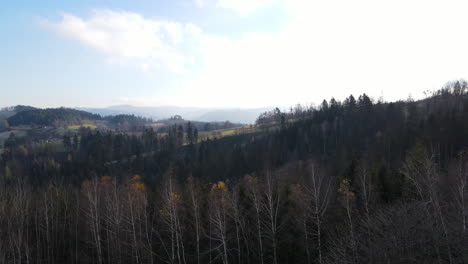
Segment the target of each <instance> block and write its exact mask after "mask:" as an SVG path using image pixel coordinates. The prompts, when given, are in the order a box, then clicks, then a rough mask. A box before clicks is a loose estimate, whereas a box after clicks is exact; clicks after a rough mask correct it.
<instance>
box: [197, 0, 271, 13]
mask: <svg viewBox="0 0 468 264" xmlns="http://www.w3.org/2000/svg"><path fill="white" fill-rule="evenodd" d="M278 1H279V0H194V2H195V5H196V6H198V7H204V6H207V5H208V4H213V5H214V6H216V7H218V8H222V9H228V10H232V11H235V12H236V13H238V14H240V15H251V14H252V13H254V12H255V11H257V10H258V9H260V8H264V7H267V6H270V5H272V4H274V3H276V2H278Z"/></svg>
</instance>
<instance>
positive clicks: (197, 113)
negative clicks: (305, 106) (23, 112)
mask: <svg viewBox="0 0 468 264" xmlns="http://www.w3.org/2000/svg"><path fill="white" fill-rule="evenodd" d="M75 109H78V110H83V111H87V112H90V113H94V114H99V115H102V116H107V115H120V114H133V115H137V116H142V117H148V118H152V119H153V120H161V119H167V118H170V117H171V116H175V115H180V116H182V118H183V119H186V120H193V121H203V122H212V121H231V122H233V123H242V124H252V123H255V120H256V119H257V117H258V116H259V115H260V114H261V113H263V112H265V111H268V110H271V108H266V107H263V108H250V109H242V108H197V107H178V106H154V107H142V106H132V105H116V106H110V107H105V108H86V107H76V108H75Z"/></svg>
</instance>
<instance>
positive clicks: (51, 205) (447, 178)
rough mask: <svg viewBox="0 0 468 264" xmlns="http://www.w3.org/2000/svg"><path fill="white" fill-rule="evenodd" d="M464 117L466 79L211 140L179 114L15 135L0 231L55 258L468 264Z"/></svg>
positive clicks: (294, 112) (269, 116)
mask: <svg viewBox="0 0 468 264" xmlns="http://www.w3.org/2000/svg"><path fill="white" fill-rule="evenodd" d="M466 120H468V83H467V82H453V83H449V85H447V87H444V88H443V89H441V90H439V91H436V92H434V93H433V94H432V95H431V96H428V97H427V98H425V99H423V100H419V101H413V100H411V99H409V100H407V101H397V102H384V101H382V100H379V101H375V100H373V99H372V98H370V97H368V96H367V95H366V94H362V95H360V96H358V97H356V98H355V97H354V96H352V95H350V96H348V97H347V98H345V99H344V100H343V101H338V100H335V99H333V98H332V99H330V100H324V101H323V102H322V104H321V105H320V106H318V107H302V106H297V107H296V108H294V109H291V111H289V112H282V111H281V110H280V109H274V110H273V111H267V112H264V113H262V114H261V115H260V116H259V117H258V118H257V123H256V124H255V125H252V126H244V127H242V128H238V129H233V130H227V131H218V132H219V133H217V135H214V136H213V137H211V136H209V135H206V136H205V135H204V136H202V135H201V134H199V133H198V132H197V131H196V130H195V129H193V127H192V126H191V125H190V126H189V125H188V123H187V125H186V126H184V124H185V123H184V120H181V119H180V118H178V117H177V118H174V120H171V121H172V122H173V123H172V124H171V125H168V127H169V128H170V129H168V131H167V132H166V133H159V132H157V131H154V130H152V129H147V128H145V129H143V130H139V131H126V132H122V131H110V130H107V131H103V130H91V129H80V130H78V131H77V132H76V133H74V134H65V135H63V140H62V141H52V142H51V141H50V140H49V139H47V140H46V141H45V142H44V141H41V142H34V141H31V140H28V138H27V137H26V138H23V139H19V138H18V137H16V136H15V135H10V136H8V138H7V139H6V142H5V149H4V152H3V154H2V155H1V158H0V182H1V183H2V184H0V193H1V194H3V196H2V197H4V198H3V200H0V202H4V205H14V206H3V207H0V209H3V210H4V213H2V214H0V222H2V223H6V224H5V225H0V232H2V233H7V234H9V236H8V238H7V239H9V240H12V241H21V245H22V246H21V247H20V248H32V249H35V250H34V251H31V252H29V251H22V250H20V251H18V250H17V248H18V247H17V246H8V245H15V244H14V243H11V244H9V243H7V244H6V246H3V248H1V249H2V251H0V252H2V253H3V252H6V253H4V254H6V255H7V256H13V255H15V254H18V255H19V254H21V257H24V259H26V256H25V255H27V257H29V258H30V259H41V258H44V256H47V253H48V252H52V253H50V255H49V256H50V259H51V261H50V262H57V263H69V262H73V261H74V260H76V259H79V260H80V261H79V262H83V263H98V262H100V263H105V262H106V263H107V262H109V263H117V262H121V263H137V262H138V263H156V262H167V263H171V262H178V263H179V262H180V263H184V260H183V256H185V255H186V256H197V258H198V259H199V262H200V263H208V262H212V263H228V261H227V260H229V262H231V263H262V260H263V261H264V263H312V261H313V260H317V261H316V262H317V263H466V261H465V260H466V259H468V251H467V247H466V243H465V242H466V222H467V219H466V214H465V212H466V210H467V203H465V201H466V200H467V198H468V188H467V187H466V186H467V182H468V152H467V149H468V137H467V135H466V131H468V123H467V122H466ZM243 129H245V130H247V131H246V133H236V131H240V130H243ZM223 132H224V133H223ZM12 217H15V218H14V219H19V220H21V221H19V220H18V221H13V220H11V219H12ZM48 223H50V227H51V228H50V229H46V228H40V227H41V226H47V224H48ZM19 229H20V230H21V231H22V232H11V230H19ZM57 234H59V235H57ZM98 235H99V236H100V238H99V239H97V238H96V237H97V236H98ZM36 237H39V238H40V239H35V238H36ZM18 243H20V242H18ZM182 244H183V246H182ZM2 245H3V244H0V247H2ZM77 245H79V246H77ZM81 245H83V246H82V247H81ZM85 245H92V246H85ZM77 247H81V250H75V249H76V248H77ZM223 247H225V249H226V250H221V249H222V248H223ZM228 249H229V250H228ZM170 250H172V252H174V254H171V251H170ZM176 251H178V252H179V253H178V254H180V256H178V255H177V254H176V253H175V252H176ZM70 252H72V253H70ZM210 252H211V253H212V255H211V254H209V253H210ZM69 254H72V256H70V255H69ZM97 256H98V257H97ZM216 256H218V257H216ZM90 258H91V259H90ZM216 258H217V259H216ZM99 259H100V260H99ZM239 259H240V260H239ZM320 259H322V260H320ZM52 260H54V261H52ZM55 260H56V261H55ZM196 260H197V259H195V257H190V258H187V260H186V262H187V263H197V262H198V261H196ZM230 260H232V261H230Z"/></svg>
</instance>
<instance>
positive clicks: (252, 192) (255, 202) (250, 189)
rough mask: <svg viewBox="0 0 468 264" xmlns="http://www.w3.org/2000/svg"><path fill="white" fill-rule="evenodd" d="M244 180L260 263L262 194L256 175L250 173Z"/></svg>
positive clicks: (261, 255)
mask: <svg viewBox="0 0 468 264" xmlns="http://www.w3.org/2000/svg"><path fill="white" fill-rule="evenodd" d="M244 182H245V183H244V185H245V186H246V191H247V195H248V197H249V198H250V201H251V202H252V206H253V208H254V210H255V224H256V226H257V239H258V244H259V255H260V263H261V264H263V263H264V260H263V256H264V255H263V242H262V240H263V229H262V220H261V210H262V201H261V199H262V196H261V193H260V189H259V182H258V178H257V177H254V176H250V175H247V176H245V177H244Z"/></svg>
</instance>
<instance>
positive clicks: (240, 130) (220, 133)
mask: <svg viewBox="0 0 468 264" xmlns="http://www.w3.org/2000/svg"><path fill="white" fill-rule="evenodd" d="M258 131H259V128H258V127H256V126H252V127H250V125H247V126H243V127H236V128H227V129H218V130H212V131H206V132H200V134H199V135H198V137H199V139H200V140H205V139H208V138H209V139H213V138H222V137H229V136H234V135H240V134H250V133H255V132H258Z"/></svg>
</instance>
